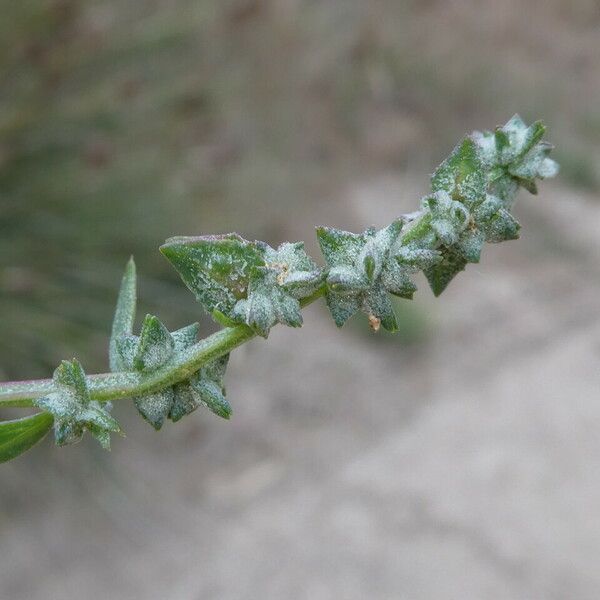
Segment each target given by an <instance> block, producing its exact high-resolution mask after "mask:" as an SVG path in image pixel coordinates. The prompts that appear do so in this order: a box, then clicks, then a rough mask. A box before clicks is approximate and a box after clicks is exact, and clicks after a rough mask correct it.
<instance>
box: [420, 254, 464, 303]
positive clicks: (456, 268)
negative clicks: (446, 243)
mask: <svg viewBox="0 0 600 600" xmlns="http://www.w3.org/2000/svg"><path fill="white" fill-rule="evenodd" d="M440 250H441V252H442V260H441V261H440V262H439V263H438V264H436V265H434V266H432V267H430V268H429V269H426V270H425V277H427V281H428V282H429V285H430V287H431V291H432V292H433V294H434V295H435V296H439V295H440V294H441V293H442V292H443V291H444V290H445V289H446V287H447V286H448V284H449V283H450V282H451V281H452V280H453V279H454V277H455V276H456V275H457V274H458V273H460V272H461V271H464V270H465V267H466V266H467V259H466V258H465V257H464V256H463V254H462V252H461V251H460V250H459V249H458V248H455V247H449V248H448V247H442V248H440Z"/></svg>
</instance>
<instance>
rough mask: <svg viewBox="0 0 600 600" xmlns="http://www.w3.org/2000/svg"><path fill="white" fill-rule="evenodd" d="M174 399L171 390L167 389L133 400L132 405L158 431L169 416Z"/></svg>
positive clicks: (170, 388)
mask: <svg viewBox="0 0 600 600" xmlns="http://www.w3.org/2000/svg"><path fill="white" fill-rule="evenodd" d="M174 399H175V396H174V393H173V388H172V387H168V388H166V389H164V390H161V391H159V392H155V393H153V394H146V395H144V396H139V397H137V398H134V403H135V407H136V408H137V409H138V411H139V412H140V414H141V415H142V417H144V419H146V421H147V422H148V423H150V425H152V427H154V429H156V431H158V430H159V429H160V428H161V427H162V426H163V423H164V421H165V419H166V418H167V417H168V416H169V412H170V411H171V407H172V406H173V402H174Z"/></svg>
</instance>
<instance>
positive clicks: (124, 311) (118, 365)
mask: <svg viewBox="0 0 600 600" xmlns="http://www.w3.org/2000/svg"><path fill="white" fill-rule="evenodd" d="M136 296H137V294H136V272H135V262H134V261H133V257H131V258H130V259H129V262H128V263H127V266H126V267H125V273H124V275H123V279H122V281H121V289H120V290H119V297H118V299H117V308H116V310H115V316H114V318H113V324H112V333H111V336H110V346H109V363H110V370H111V371H113V372H116V371H123V370H124V369H125V365H123V361H122V360H121V355H120V353H119V351H118V349H117V341H118V340H119V339H120V338H122V337H124V336H126V335H131V332H132V331H133V322H134V320H135V305H136Z"/></svg>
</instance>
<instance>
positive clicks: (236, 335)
mask: <svg viewBox="0 0 600 600" xmlns="http://www.w3.org/2000/svg"><path fill="white" fill-rule="evenodd" d="M324 294H325V286H323V287H321V288H319V289H318V290H317V291H316V292H315V293H314V294H313V295H312V296H309V297H308V298H304V299H303V300H301V301H300V305H301V306H302V307H305V306H308V305H309V304H311V303H312V302H314V301H315V300H317V299H318V298H320V297H321V296H323V295H324ZM255 335H256V334H255V333H254V331H253V330H252V329H250V327H248V326H247V325H237V326H235V327H227V328H225V329H221V330H219V331H217V332H216V333H213V334H212V335H209V336H208V337H206V338H204V339H203V340H200V341H199V342H197V343H196V344H194V345H193V346H192V347H191V348H189V349H188V350H186V351H185V353H184V354H183V355H181V356H180V357H178V361H177V362H176V363H174V364H167V365H165V366H164V367H162V368H160V369H158V370H157V371H154V372H152V373H148V374H143V373H137V372H127V373H100V374H97V375H88V376H87V382H88V386H89V389H90V396H91V397H92V399H93V400H99V401H102V402H107V401H109V400H122V399H125V398H131V397H134V396H140V395H142V394H147V393H150V392H156V391H158V390H161V389H164V388H166V387H168V386H171V385H174V384H175V383H178V382H180V381H184V380H186V379H188V378H189V377H190V376H191V375H193V374H194V373H195V372H196V371H198V369H200V368H201V367H202V366H204V365H205V364H206V363H207V362H210V361H211V360H214V359H216V358H219V357H220V356H223V355H224V354H228V353H229V352H231V350H233V349H234V348H237V347H238V346H241V345H242V344H244V343H246V342H247V341H249V340H251V339H252V338H253V337H255ZM52 391H54V383H53V381H52V379H35V380H29V381H8V382H5V383H0V408H1V407H8V406H16V407H28V406H33V400H34V399H35V398H39V397H41V396H44V395H46V394H48V393H50V392H52Z"/></svg>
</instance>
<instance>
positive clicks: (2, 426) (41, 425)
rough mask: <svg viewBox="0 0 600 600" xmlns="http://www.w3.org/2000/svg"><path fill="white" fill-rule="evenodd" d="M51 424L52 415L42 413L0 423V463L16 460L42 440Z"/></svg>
mask: <svg viewBox="0 0 600 600" xmlns="http://www.w3.org/2000/svg"><path fill="white" fill-rule="evenodd" d="M52 422H53V419H52V415H50V414H48V413H46V412H42V413H38V414H37V415H32V416H30V417H23V418H22V419H15V420H14V421H4V422H2V423H0V463H3V462H6V461H8V460H12V459H13V458H16V457H17V456H19V455H20V454H23V452H26V451H27V450H29V449H30V448H31V447H32V446H35V444H37V443H38V442H40V441H41V440H43V439H44V438H45V437H46V435H47V433H48V432H49V431H50V429H51V428H52Z"/></svg>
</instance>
